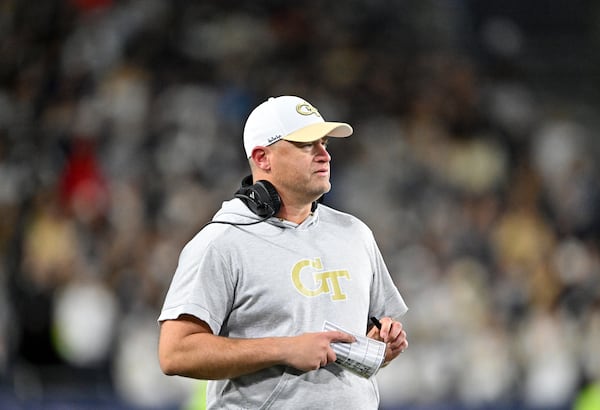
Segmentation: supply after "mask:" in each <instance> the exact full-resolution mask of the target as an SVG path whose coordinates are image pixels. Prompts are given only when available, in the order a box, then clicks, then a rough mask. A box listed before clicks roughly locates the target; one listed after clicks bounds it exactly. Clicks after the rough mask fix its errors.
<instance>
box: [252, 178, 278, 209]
mask: <svg viewBox="0 0 600 410" xmlns="http://www.w3.org/2000/svg"><path fill="white" fill-rule="evenodd" d="M255 185H257V186H260V187H262V189H264V191H265V194H266V195H265V197H266V198H268V199H266V200H265V201H264V203H265V204H268V206H269V207H270V208H271V209H270V213H271V216H273V215H276V214H277V212H279V209H281V197H280V196H279V194H278V193H277V190H276V189H275V187H274V186H273V184H272V183H270V182H269V181H265V180H264V179H263V180H260V181H258V182H257V183H256V184H255Z"/></svg>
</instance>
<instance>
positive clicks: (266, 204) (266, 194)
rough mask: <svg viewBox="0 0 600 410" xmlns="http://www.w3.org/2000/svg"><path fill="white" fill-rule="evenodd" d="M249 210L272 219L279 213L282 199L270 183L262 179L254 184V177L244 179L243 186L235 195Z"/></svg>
mask: <svg viewBox="0 0 600 410" xmlns="http://www.w3.org/2000/svg"><path fill="white" fill-rule="evenodd" d="M235 197H236V198H239V199H241V200H242V201H243V202H244V203H245V204H246V206H247V207H248V208H250V210H251V211H252V212H254V213H255V214H256V215H258V216H260V217H261V218H265V219H267V218H270V217H272V216H274V215H276V214H277V212H279V208H281V198H280V197H279V194H278V193H277V190H276V189H275V187H274V186H273V184H271V183H270V182H269V181H266V180H264V179H261V180H260V181H256V183H254V184H252V175H248V176H246V177H245V178H244V179H242V186H241V187H240V189H238V190H237V192H236V193H235Z"/></svg>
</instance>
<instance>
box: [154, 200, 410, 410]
mask: <svg viewBox="0 0 600 410" xmlns="http://www.w3.org/2000/svg"><path fill="white" fill-rule="evenodd" d="M214 219H215V220H228V221H236V222H248V221H251V220H252V219H256V217H255V216H254V215H253V214H252V213H251V212H250V211H249V210H248V209H247V207H246V206H245V205H244V204H243V203H242V202H241V201H240V200H238V199H234V200H231V201H227V202H225V203H223V206H222V208H221V210H220V211H219V212H218V213H217V214H216V215H215V218H214ZM406 311H407V307H406V305H405V303H404V301H403V300H402V297H401V296H400V294H399V292H398V290H397V289H396V287H395V286H394V284H393V282H392V280H391V278H390V275H389V273H388V271H387V268H386V266H385V263H384V261H383V259H382V257H381V254H380V252H379V249H378V247H377V245H376V243H375V240H374V238H373V235H372V232H371V231H370V229H369V228H368V227H367V226H366V225H365V224H364V223H362V222H361V221H360V220H358V219H357V218H355V217H353V216H351V215H348V214H345V213H342V212H339V211H336V210H333V209H331V208H329V207H327V206H324V205H319V207H318V208H317V210H316V211H315V212H314V214H313V215H311V216H310V217H309V218H307V220H306V221H304V222H303V223H302V224H300V225H296V224H293V223H289V222H286V221H281V220H279V219H277V218H271V219H269V220H268V221H266V222H261V223H259V224H256V225H251V226H229V225H222V224H211V225H209V226H207V227H206V228H204V229H203V230H202V231H200V232H199V233H198V234H197V235H196V236H195V237H194V238H193V239H192V240H191V241H190V242H189V243H188V244H187V245H186V246H185V247H184V249H183V251H182V253H181V256H180V260H179V265H178V267H177V270H176V272H175V275H174V277H173V281H172V284H171V287H170V289H169V291H168V293H167V296H166V300H165V304H164V306H163V310H162V312H161V314H160V317H159V321H163V320H167V319H175V318H177V317H178V316H179V315H181V314H183V313H186V314H191V315H193V316H196V317H197V318H199V319H201V320H203V321H205V322H206V323H208V325H209V326H210V327H211V329H212V330H213V332H214V333H215V334H219V335H221V336H227V337H234V338H256V337H269V336H293V335H298V334H301V333H304V332H316V331H321V330H322V326H323V323H324V321H325V320H329V321H331V322H333V323H335V324H338V325H340V326H342V327H344V328H346V329H348V330H349V331H352V332H354V333H357V334H365V332H366V330H367V326H368V318H369V317H370V316H372V315H374V316H378V317H379V316H391V317H395V318H398V317H400V316H401V315H403V314H404V313H405V312H406ZM208 401H209V408H228V409H229V408H264V409H266V408H271V406H273V408H320V409H321V408H328V405H331V406H333V407H335V408H343V406H347V407H348V408H360V409H368V408H377V406H378V402H379V393H378V390H377V386H376V382H375V379H374V378H371V379H369V380H367V379H363V378H361V377H358V376H356V375H354V374H352V373H351V372H348V371H346V370H342V369H341V368H340V367H338V366H337V365H335V364H332V365H329V366H327V367H326V368H323V369H320V370H316V371H312V372H307V373H302V372H299V371H297V370H295V369H286V368H284V367H273V368H269V369H265V370H264V371H261V372H258V373H254V374H251V375H247V376H243V377H239V378H237V379H234V380H219V381H214V382H210V383H209V391H208ZM333 407H330V408H333Z"/></svg>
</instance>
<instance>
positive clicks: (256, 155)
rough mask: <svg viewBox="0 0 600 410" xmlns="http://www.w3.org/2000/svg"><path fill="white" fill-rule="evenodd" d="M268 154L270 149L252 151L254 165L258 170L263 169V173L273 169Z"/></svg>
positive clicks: (257, 148)
mask: <svg viewBox="0 0 600 410" xmlns="http://www.w3.org/2000/svg"><path fill="white" fill-rule="evenodd" d="M268 154H269V152H268V148H266V147H255V148H254V149H253V150H252V156H251V157H250V158H252V162H254V165H256V166H257V167H258V168H260V169H262V170H263V171H269V170H270V169H271V161H270V159H269V155H268Z"/></svg>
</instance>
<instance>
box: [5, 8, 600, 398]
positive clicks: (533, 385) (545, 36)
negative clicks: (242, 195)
mask: <svg viewBox="0 0 600 410" xmlns="http://www.w3.org/2000/svg"><path fill="white" fill-rule="evenodd" d="M599 45H600V6H599V5H598V4H597V3H595V2H592V1H583V0H570V1H567V0H554V1H542V0H531V1H516V0H503V1H474V0H473V1H468V0H462V1H461V0H448V1H442V0H395V1H385V0H371V1H367V0H350V1H344V2H327V1H312V0H307V1H303V2H284V1H271V2H267V1H261V0H255V1H233V0H221V1H215V2H207V1H183V0H171V1H167V0H130V1H114V0H63V1H60V0H48V1H34V0H0V215H1V216H0V408H3V409H22V408H23V409H25V408H27V409H36V408H43V409H67V408H68V409H104V408H106V409H124V410H130V409H179V408H185V407H188V408H189V407H191V406H192V405H191V403H192V400H193V396H194V394H195V393H197V392H198V391H201V386H200V384H199V383H198V382H194V381H191V380H185V379H180V378H168V377H166V376H163V375H162V374H161V373H160V371H159V369H158V365H157V361H156V341H157V324H156V317H157V315H158V311H159V309H160V306H161V303H162V298H163V295H164V292H165V290H166V287H167V286H168V284H169V280H170V277H171V275H172V273H173V270H174V268H175V265H176V260H177V256H178V252H179V250H180V248H181V246H182V245H183V244H184V243H185V241H186V240H187V239H189V238H190V237H191V235H193V233H194V232H195V231H196V230H197V229H198V227H200V226H201V225H202V224H203V223H204V222H205V221H207V219H208V218H209V217H210V216H211V215H212V213H213V212H214V211H215V210H216V209H217V208H218V206H219V205H220V202H221V201H222V200H223V199H226V198H229V197H230V196H231V194H232V193H233V192H234V191H235V189H236V188H237V186H238V184H239V181H240V179H241V178H242V176H243V175H244V174H245V172H246V169H247V168H246V166H247V164H246V162H245V159H244V155H243V149H242V144H241V133H242V126H243V121H244V119H245V117H246V115H247V114H248V113H249V110H250V109H251V108H252V107H253V106H254V105H255V104H257V103H258V102H260V101H262V100H263V99H265V98H266V97H267V96H271V95H281V94H297V95H300V96H303V97H305V98H307V99H308V100H309V101H311V102H312V103H313V104H315V105H316V106H317V107H319V109H320V110H321V112H322V113H324V114H325V116H326V118H328V119H332V120H343V121H347V122H349V123H351V124H352V125H353V126H354V127H355V135H354V136H353V137H352V138H350V140H348V141H344V142H343V143H336V142H333V143H332V144H331V153H332V156H333V171H332V182H333V190H332V192H331V193H330V194H328V195H327V197H326V201H328V202H329V203H330V204H332V205H334V206H336V207H338V208H339V209H342V210H345V211H349V212H352V213H355V214H356V215H358V216H359V217H361V218H362V219H363V220H365V221H366V222H367V223H368V224H369V225H370V226H371V227H372V228H373V230H374V231H375V235H376V237H377V238H378V241H379V243H380V246H381V248H382V251H383V253H384V255H385V257H386V258H387V260H388V264H389V268H390V270H391V272H392V273H393V275H394V279H395V280H396V282H397V284H398V286H399V287H400V289H401V290H402V292H403V294H404V296H405V299H406V300H407V303H408V304H409V305H410V308H411V310H410V312H409V314H408V315H407V317H406V323H405V325H406V328H407V330H408V333H409V337H410V343H411V345H410V348H409V350H408V351H407V352H406V353H405V354H404V355H403V356H401V357H400V358H399V359H398V360H396V361H395V362H394V363H393V364H392V365H390V366H389V367H388V368H387V369H385V371H382V372H381V373H380V374H379V375H378V378H379V379H380V386H381V394H382V409H388V410H393V409H398V410H400V409H401V410H405V409H498V410H501V409H513V408H514V409H560V410H562V409H569V408H576V409H578V410H579V409H592V408H596V409H597V408H598V407H595V406H598V394H599V393H598V389H600V355H599V354H598V345H599V343H600V296H599V295H600V272H599V269H600V257H599V248H598V239H599V233H600V230H599V229H600V209H599V207H598V201H599V199H600V186H599V181H600V179H599V176H600V174H599V172H600V170H599V164H598V160H597V159H598V158H599V156H598V155H599V145H600V142H599V141H600V140H598V138H597V135H596V134H597V133H598V130H599V129H600V121H599V117H598V104H599V102H600V101H599V100H600V99H599V97H600V95H599V92H600V71H599V70H600V61H599V60H600V53H599V52H598V51H599Z"/></svg>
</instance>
